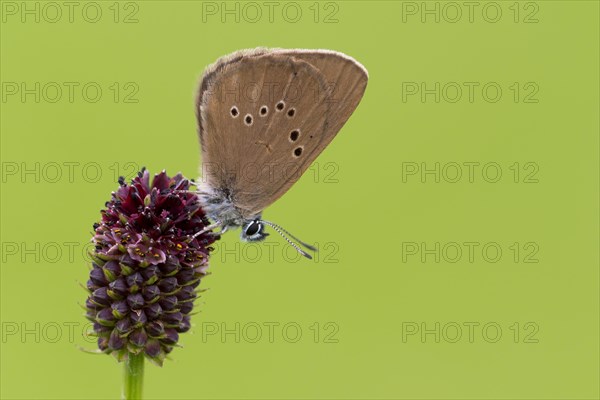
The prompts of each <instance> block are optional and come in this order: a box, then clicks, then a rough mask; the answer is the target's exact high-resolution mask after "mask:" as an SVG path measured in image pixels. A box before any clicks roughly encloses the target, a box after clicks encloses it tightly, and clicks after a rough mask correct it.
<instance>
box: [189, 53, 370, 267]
mask: <svg viewBox="0 0 600 400" xmlns="http://www.w3.org/2000/svg"><path fill="white" fill-rule="evenodd" d="M367 81H368V73H367V70H366V69H365V68H364V67H363V66H362V65H361V64H360V63H359V62H358V61H356V60H354V59H353V58H351V57H349V56H347V55H345V54H342V53H339V52H336V51H331V50H300V49H290V50H288V49H267V48H256V49H248V50H240V51H236V52H234V53H232V54H230V55H227V56H224V57H221V58H219V59H218V60H217V61H216V62H215V63H214V64H212V65H210V66H208V67H207V68H206V70H205V71H204V73H203V75H202V79H201V82H200V86H199V89H198V93H197V97H196V116H197V120H198V133H199V136H200V145H201V148H202V164H201V177H200V179H199V183H198V184H197V188H198V190H197V195H198V197H199V199H200V203H201V204H202V207H203V208H204V210H205V212H206V215H207V216H208V217H209V218H210V219H211V220H213V221H214V223H213V224H211V225H210V226H208V227H206V228H205V229H204V230H202V231H201V232H198V233H196V234H195V235H194V236H197V235H200V234H202V233H204V232H207V231H209V230H212V229H215V228H220V232H219V233H218V234H219V235H220V234H223V233H224V232H226V231H227V230H228V229H231V228H238V227H241V228H242V231H241V239H242V240H243V241H260V240H264V239H265V237H266V236H267V235H268V233H266V232H265V226H269V227H271V228H272V229H274V230H275V231H276V232H278V233H279V234H281V236H283V238H285V239H286V240H287V242H288V243H289V244H290V245H292V246H293V247H294V248H295V249H296V250H297V251H298V252H299V253H300V254H302V255H303V256H305V257H307V258H312V257H311V256H310V254H308V253H307V252H306V251H305V250H303V249H302V248H301V247H300V246H303V247H304V248H305V249H307V250H311V251H316V248H315V247H313V246H311V245H309V244H307V243H304V242H302V241H301V240H299V239H298V238H296V237H295V236H293V235H292V234H290V233H289V232H288V231H286V230H285V229H283V228H282V227H281V226H279V225H277V224H275V223H273V222H270V221H267V220H264V219H262V212H263V210H264V209H265V208H266V207H268V206H269V205H271V204H272V203H273V202H275V201H276V200H277V199H279V198H280V197H281V196H282V195H283V194H284V193H285V192H287V191H288V190H289V189H290V187H291V186H292V185H293V184H294V183H295V182H296V181H297V180H298V178H299V177H300V176H301V175H302V174H303V173H304V172H305V171H306V169H307V168H308V167H310V165H311V163H312V162H313V161H314V160H315V159H316V158H317V156H318V155H319V154H320V153H321V152H322V151H323V149H325V147H326V146H327V145H328V144H329V143H330V142H331V140H333V138H334V137H335V135H336V134H337V133H338V132H339V130H340V129H341V128H342V126H343V125H344V123H345V122H346V121H347V120H348V118H349V117H350V115H351V114H352V113H353V112H354V110H355V109H356V107H357V106H358V103H359V102H360V100H361V98H362V96H363V94H364V92H365V89H366V86H367ZM290 238H291V239H290ZM292 239H293V240H292Z"/></svg>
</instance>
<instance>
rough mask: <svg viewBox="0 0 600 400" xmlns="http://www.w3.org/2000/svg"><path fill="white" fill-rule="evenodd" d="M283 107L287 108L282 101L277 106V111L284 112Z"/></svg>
mask: <svg viewBox="0 0 600 400" xmlns="http://www.w3.org/2000/svg"><path fill="white" fill-rule="evenodd" d="M283 107H285V103H284V102H283V101H280V102H279V103H277V105H276V106H275V108H276V109H277V111H281V110H283Z"/></svg>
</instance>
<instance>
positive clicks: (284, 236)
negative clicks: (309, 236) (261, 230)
mask: <svg viewBox="0 0 600 400" xmlns="http://www.w3.org/2000/svg"><path fill="white" fill-rule="evenodd" d="M261 222H263V223H264V224H266V225H269V226H270V227H271V228H273V229H275V231H276V232H277V233H279V234H280V235H281V237H283V238H284V239H285V240H286V241H287V242H288V243H289V244H290V245H291V246H292V247H293V248H295V249H296V251H298V253H300V254H302V255H303V256H304V257H306V258H308V259H310V260H312V256H311V255H310V254H308V253H307V252H305V251H304V250H302V249H301V248H300V246H298V245H297V244H296V243H294V242H292V241H291V240H290V239H289V238H288V237H287V236H286V234H287V235H289V236H290V237H291V238H292V239H294V240H295V241H296V242H298V243H300V244H301V245H302V246H304V247H306V248H307V249H309V250H312V251H317V248H316V247H314V246H311V245H309V244H307V243H305V242H303V241H302V240H300V239H298V238H297V237H295V236H294V235H292V234H291V233H289V232H288V231H286V230H285V229H283V228H282V227H281V226H279V225H277V224H274V223H272V222H269V221H265V220H261Z"/></svg>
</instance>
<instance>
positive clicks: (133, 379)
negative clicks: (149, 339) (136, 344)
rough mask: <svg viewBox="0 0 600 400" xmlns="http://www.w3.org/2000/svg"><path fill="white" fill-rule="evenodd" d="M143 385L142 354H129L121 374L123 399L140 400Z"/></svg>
mask: <svg viewBox="0 0 600 400" xmlns="http://www.w3.org/2000/svg"><path fill="white" fill-rule="evenodd" d="M143 384H144V352H141V353H140V354H137V355H136V354H132V353H129V354H128V357H127V360H125V369H124V374H123V399H126V400H140V399H141V398H142V386H143Z"/></svg>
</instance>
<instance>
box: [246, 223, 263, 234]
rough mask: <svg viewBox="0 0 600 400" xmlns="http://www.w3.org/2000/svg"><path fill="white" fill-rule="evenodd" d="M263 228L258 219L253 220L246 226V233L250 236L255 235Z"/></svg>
mask: <svg viewBox="0 0 600 400" xmlns="http://www.w3.org/2000/svg"><path fill="white" fill-rule="evenodd" d="M261 228H262V225H261V224H260V223H259V222H257V221H252V222H251V223H250V224H249V225H248V226H247V227H246V235H248V236H254V235H256V234H257V233H258V232H260V230H261Z"/></svg>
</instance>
